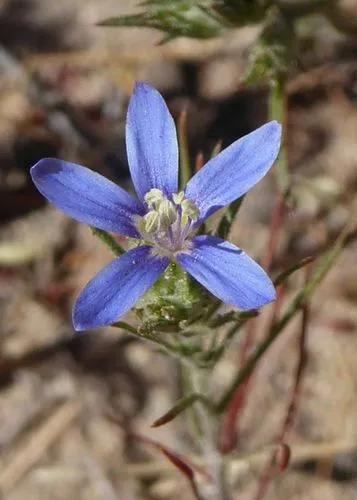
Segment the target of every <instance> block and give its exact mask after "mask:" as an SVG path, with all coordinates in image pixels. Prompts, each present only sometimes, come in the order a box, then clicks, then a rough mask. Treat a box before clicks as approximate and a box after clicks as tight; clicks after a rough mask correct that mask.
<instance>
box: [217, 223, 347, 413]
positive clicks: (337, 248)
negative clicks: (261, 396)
mask: <svg viewBox="0 0 357 500" xmlns="http://www.w3.org/2000/svg"><path fill="white" fill-rule="evenodd" d="M350 230H351V224H347V225H346V227H345V229H344V230H343V231H342V232H341V233H340V236H339V237H338V238H337V240H336V242H335V244H334V246H333V247H332V249H331V250H330V251H329V252H327V253H326V255H325V257H324V258H323V259H322V262H321V263H320V265H319V266H318V267H317V269H316V270H315V272H314V274H313V276H312V278H311V280H309V281H308V283H306V285H305V286H304V287H303V289H302V290H301V291H300V292H299V293H298V294H297V295H296V296H295V298H294V300H293V301H292V302H291V304H290V306H289V307H288V309H287V311H286V312H285V314H284V315H283V316H282V318H281V319H280V320H279V321H277V323H275V325H273V327H272V328H271V330H270V332H269V334H268V335H267V337H266V338H265V340H263V342H262V343H261V344H260V345H259V346H258V347H257V348H256V350H255V352H254V353H253V354H252V355H251V356H250V358H249V359H248V361H247V362H246V364H245V366H244V367H243V368H242V369H241V370H240V371H239V372H238V374H237V376H236V377H235V378H234V380H233V381H232V383H231V385H230V387H229V388H228V390H227V391H226V393H225V394H224V395H223V396H222V398H221V399H220V401H219V402H218V403H217V405H216V411H217V413H221V412H223V411H224V410H225V409H226V407H227V406H228V404H229V403H230V401H231V399H232V397H233V395H234V393H235V391H236V389H237V388H238V387H239V386H240V385H241V384H242V383H243V382H244V380H245V379H246V378H247V377H249V376H250V374H251V373H252V371H253V370H254V368H255V366H256V364H257V363H258V361H259V360H260V358H261V357H262V356H263V354H265V352H266V351H267V350H268V349H269V347H270V346H271V345H272V343H273V342H274V340H275V339H276V338H277V337H278V336H279V335H280V333H282V332H283V331H284V329H285V327H286V325H287V324H288V323H289V322H290V320H291V319H292V318H293V317H294V316H295V314H296V313H297V312H298V311H299V310H300V309H301V307H303V306H304V304H305V303H306V301H307V300H309V299H310V298H311V296H312V294H313V293H314V291H315V290H316V288H317V287H318V285H319V284H320V283H321V281H322V280H323V279H324V277H325V276H326V274H327V273H328V271H329V270H330V269H331V267H332V265H333V264H334V262H335V260H336V259H337V257H338V256H339V255H340V253H341V251H342V249H343V247H344V244H345V242H346V240H347V239H348V237H349V234H350Z"/></svg>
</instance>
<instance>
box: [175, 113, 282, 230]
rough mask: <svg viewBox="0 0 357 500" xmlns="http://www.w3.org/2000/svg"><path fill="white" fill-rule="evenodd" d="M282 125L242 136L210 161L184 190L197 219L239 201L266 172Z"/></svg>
mask: <svg viewBox="0 0 357 500" xmlns="http://www.w3.org/2000/svg"><path fill="white" fill-rule="evenodd" d="M280 138H281V126H280V125H279V123H277V122H275V121H272V122H269V123H266V124H265V125H263V126H262V127H260V128H258V129H257V130H255V131H254V132H251V133H250V134H248V135H245V136H244V137H242V138H241V139H238V141H235V142H234V143H233V144H231V145H230V146H229V147H228V148H226V149H224V150H223V151H222V152H221V153H220V154H219V155H217V156H216V157H215V158H212V160H210V161H209V162H208V163H207V164H206V165H205V166H204V167H203V168H202V169H201V170H199V171H198V172H197V174H195V175H194V177H192V179H191V180H190V181H189V182H188V184H187V187H186V191H185V192H186V197H187V198H189V199H191V200H192V201H193V202H194V203H195V204H196V205H197V206H198V208H199V209H200V220H201V221H202V220H204V219H206V218H207V217H209V216H210V215H212V214H213V213H214V212H215V211H216V210H218V209H219V208H222V207H225V206H226V205H228V204H229V203H231V202H232V201H234V200H237V199H238V198H240V197H241V196H242V195H243V194H245V193H246V192H247V191H248V190H249V189H250V188H251V187H253V186H254V185H255V184H256V183H257V182H258V181H259V180H260V179H261V178H262V177H264V175H265V174H266V173H267V172H268V170H269V169H270V167H271V166H272V164H273V163H274V161H275V159H276V157H277V156H278V152H279V147H280Z"/></svg>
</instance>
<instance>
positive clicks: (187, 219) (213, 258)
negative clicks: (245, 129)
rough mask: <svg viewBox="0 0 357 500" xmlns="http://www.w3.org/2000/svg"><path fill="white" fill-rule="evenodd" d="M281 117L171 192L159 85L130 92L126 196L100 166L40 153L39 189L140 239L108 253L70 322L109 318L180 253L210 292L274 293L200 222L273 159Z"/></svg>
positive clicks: (250, 303)
mask: <svg viewBox="0 0 357 500" xmlns="http://www.w3.org/2000/svg"><path fill="white" fill-rule="evenodd" d="M280 136H281V127H280V125H279V124H278V123H277V122H269V123H267V124H265V125H263V126H262V127H260V128H258V129H257V130H255V131H254V132H252V133H250V134H248V135H246V136H245V137H242V138H241V139H239V140H237V141H236V142H234V143H233V144H232V145H231V146H229V147H228V148H226V149H225V150H224V151H222V152H221V153H220V154H219V155H218V156H216V157H215V158H213V159H211V160H210V161H209V162H208V163H207V164H206V165H205V166H204V168H202V169H201V170H200V171H199V172H197V173H196V174H195V175H194V176H193V177H192V178H191V179H190V181H189V182H188V184H187V186H186V189H185V190H184V191H182V192H178V145H177V137H176V130H175V124H174V121H173V119H172V117H171V115H170V113H169V111H168V109H167V107H166V104H165V102H164V100H163V98H162V97H161V95H160V94H159V93H158V92H157V91H156V90H155V89H153V88H152V87H150V86H149V85H147V84H144V83H138V84H137V85H136V87H135V91H134V94H133V96H132V98H131V100H130V104H129V109H128V116H127V124H126V146H127V154H128V161H129V167H130V172H131V178H132V181H133V184H134V187H135V190H136V193H137V196H138V199H136V198H134V197H132V196H131V195H130V194H128V193H127V192H125V191H124V190H123V189H121V188H120V187H119V186H117V185H116V184H114V183H112V182H111V181H109V180H108V179H106V178H104V177H102V176H101V175H99V174H97V173H95V172H93V171H91V170H89V169H87V168H85V167H82V166H79V165H76V164H74V163H68V162H65V161H62V160H57V159H51V158H45V159H43V160H41V161H39V162H38V163H37V164H36V165H35V166H33V167H32V169H31V175H32V179H33V181H34V183H35V184H36V186H37V188H38V189H39V191H40V192H41V193H42V194H43V195H44V196H45V197H46V198H47V199H48V200H49V201H50V202H51V203H53V204H54V205H55V206H56V207H58V208H59V209H60V210H62V211H63V212H64V213H66V214H68V215H69V216H71V217H73V218H74V219H76V220H78V221H80V222H84V223H86V224H89V225H91V226H94V227H96V228H99V229H104V230H106V231H110V232H113V233H116V234H121V235H125V236H129V237H130V238H137V239H138V240H139V246H137V247H136V248H133V249H132V250H129V251H128V252H126V253H125V254H124V255H122V256H121V257H118V258H116V259H114V260H113V261H112V262H111V263H110V264H109V265H108V266H107V267H105V268H104V269H103V270H102V271H101V272H100V273H99V274H97V276H95V277H94V278H93V279H92V280H91V281H90V282H89V283H88V285H87V286H86V287H85V288H84V290H83V291H82V293H81V294H80V296H79V298H78V300H77V302H76V304H75V306H74V311H73V324H74V327H75V329H76V330H85V329H88V328H94V327H98V326H104V325H110V324H112V323H113V322H115V321H116V320H118V318H119V317H120V316H122V315H123V314H125V313H126V312H127V311H129V310H130V309H131V308H132V307H133V306H134V304H135V303H136V302H137V301H138V300H139V298H140V297H141V296H142V295H143V294H144V293H145V292H146V291H147V290H148V289H149V288H150V287H151V286H152V285H153V284H154V283H155V282H156V281H157V279H158V278H159V277H160V276H161V275H162V273H163V272H164V271H165V269H166V268H167V266H168V265H169V264H170V262H171V261H176V262H178V263H179V264H180V265H181V266H182V267H183V268H184V269H185V270H186V271H187V272H188V273H190V274H191V275H192V276H193V277H194V278H195V279H196V280H197V281H198V282H200V283H201V284H202V285H203V286H204V287H206V288H207V289H208V290H209V291H210V292H211V293H212V294H213V295H215V296H216V297H218V298H219V299H220V300H222V301H223V302H225V303H227V304H231V305H233V306H236V307H238V308H240V309H257V308H259V307H261V306H263V305H265V304H267V303H268V302H271V301H272V300H274V299H275V290H274V286H273V284H272V282H271V280H270V279H269V277H268V276H267V274H266V273H265V271H263V269H262V268H261V267H260V266H259V265H258V264H257V263H256V262H254V261H253V260H252V259H251V258H250V257H248V255H246V254H245V253H244V252H243V251H242V250H240V249H239V248H237V247H236V246H234V245H232V244H231V243H228V242H227V241H224V240H221V239H219V238H216V237H213V236H197V235H196V233H197V228H198V227H199V225H200V224H201V223H202V222H203V221H205V220H206V219H207V217H209V216H210V215H212V214H213V213H214V212H216V211H217V210H219V209H220V208H222V207H225V206H226V205H228V204H230V203H231V202H233V201H234V200H236V199H238V198H239V197H241V196H242V195H244V194H245V193H246V192H247V191H248V190H249V189H250V188H251V187H253V186H254V185H255V184H256V183H257V182H258V181H259V180H260V179H261V178H262V177H263V176H264V175H265V174H266V173H267V171H268V170H269V169H270V167H271V166H272V164H273V163H274V161H275V159H276V157H277V155H278V151H279V146H280Z"/></svg>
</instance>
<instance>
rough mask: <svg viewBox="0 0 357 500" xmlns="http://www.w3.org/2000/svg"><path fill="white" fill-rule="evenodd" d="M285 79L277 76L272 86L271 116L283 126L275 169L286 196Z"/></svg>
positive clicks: (288, 184)
mask: <svg viewBox="0 0 357 500" xmlns="http://www.w3.org/2000/svg"><path fill="white" fill-rule="evenodd" d="M284 87H285V85H284V79H283V78H276V79H275V80H274V81H273V82H272V83H271V87H270V96H269V118H270V119H271V120H276V121H278V122H279V123H281V125H282V127H283V140H282V144H281V148H280V153H279V156H278V159H277V161H276V163H275V168H274V171H275V173H276V179H277V183H278V186H279V188H280V191H281V192H282V194H283V195H284V196H286V195H287V194H288V191H289V187H290V174H289V168H288V158H287V152H286V144H285V138H286V125H287V124H286V122H287V120H286V98H285V92H284Z"/></svg>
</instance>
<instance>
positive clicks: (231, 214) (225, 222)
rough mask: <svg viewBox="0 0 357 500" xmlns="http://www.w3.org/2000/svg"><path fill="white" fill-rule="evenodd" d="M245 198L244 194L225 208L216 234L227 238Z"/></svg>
mask: <svg viewBox="0 0 357 500" xmlns="http://www.w3.org/2000/svg"><path fill="white" fill-rule="evenodd" d="M243 200H244V196H242V197H241V198H238V200H236V201H234V202H233V203H231V204H230V205H229V206H228V207H227V208H226V210H225V212H224V214H223V215H222V217H221V220H220V221H219V224H218V227H217V230H216V235H217V236H219V237H220V238H223V239H226V238H227V236H228V234H229V232H230V230H231V227H232V224H233V222H234V220H235V218H236V216H237V214H238V212H239V209H240V207H241V205H242V202H243Z"/></svg>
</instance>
